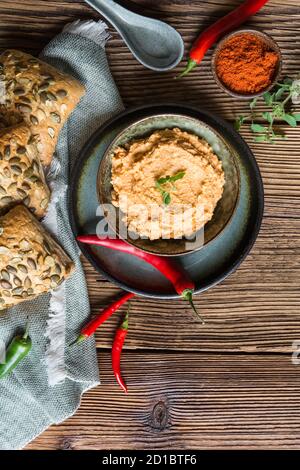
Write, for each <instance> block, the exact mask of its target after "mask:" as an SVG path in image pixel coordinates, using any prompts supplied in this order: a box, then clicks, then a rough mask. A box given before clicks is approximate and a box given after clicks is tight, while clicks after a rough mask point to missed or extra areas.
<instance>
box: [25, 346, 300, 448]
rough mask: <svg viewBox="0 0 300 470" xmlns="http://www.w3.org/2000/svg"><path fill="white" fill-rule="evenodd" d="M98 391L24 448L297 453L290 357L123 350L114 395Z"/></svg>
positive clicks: (104, 373) (106, 387)
mask: <svg viewBox="0 0 300 470" xmlns="http://www.w3.org/2000/svg"><path fill="white" fill-rule="evenodd" d="M99 366H100V369H101V377H102V385H101V386H100V387H97V388H96V389H93V390H91V391H90V392H88V393H86V395H85V397H84V399H83V401H82V405H81V407H80V409H79V411H78V412H77V414H76V415H75V416H74V417H72V418H70V419H69V420H68V421H67V422H65V423H63V424H61V425H60V426H52V427H51V428H50V429H48V431H46V432H45V433H44V434H43V435H41V436H40V437H39V438H38V439H36V440H35V441H34V442H32V443H31V444H30V445H29V446H28V449H65V450H76V449H151V450H153V449H185V450H190V449H266V448H268V449H278V448H280V449H299V442H300V398H299V385H300V375H299V368H300V365H299V366H294V365H292V364H291V360H290V357H289V356H284V355H283V356H281V355H277V356H276V357H274V355H250V354H248V355H243V354H241V355H223V354H221V355H216V354H210V355H206V354H198V353H185V354H180V353H177V354H176V353H171V354H165V355H164V357H163V358H162V356H161V354H157V353H139V354H136V353H133V352H126V353H125V354H124V360H123V370H124V375H125V376H126V378H127V383H128V386H129V389H130V394H129V395H128V396H125V395H124V394H122V393H120V392H119V389H118V386H117V385H116V384H115V382H114V379H113V377H112V373H111V370H110V357H109V354H108V353H107V352H105V353H101V354H100V355H99Z"/></svg>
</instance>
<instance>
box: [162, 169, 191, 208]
mask: <svg viewBox="0 0 300 470" xmlns="http://www.w3.org/2000/svg"><path fill="white" fill-rule="evenodd" d="M184 175H185V171H179V172H178V173H176V175H173V176H163V177H162V178H159V179H158V180H157V181H155V187H156V189H158V190H159V191H160V193H161V195H162V199H163V203H164V204H165V205H166V206H168V205H169V204H170V202H171V195H170V193H169V192H168V191H166V189H165V188H164V185H165V184H167V183H171V184H172V189H174V190H176V186H175V185H174V183H175V181H178V180H180V179H182V178H183V177H184Z"/></svg>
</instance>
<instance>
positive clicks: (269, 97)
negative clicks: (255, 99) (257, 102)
mask: <svg viewBox="0 0 300 470" xmlns="http://www.w3.org/2000/svg"><path fill="white" fill-rule="evenodd" d="M263 98H264V100H265V103H266V104H267V105H268V106H271V105H272V103H273V95H271V93H270V92H269V91H267V92H266V93H264V94H263Z"/></svg>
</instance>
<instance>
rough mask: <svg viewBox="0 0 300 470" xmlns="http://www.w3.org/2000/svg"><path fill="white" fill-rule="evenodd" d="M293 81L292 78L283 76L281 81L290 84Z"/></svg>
mask: <svg viewBox="0 0 300 470" xmlns="http://www.w3.org/2000/svg"><path fill="white" fill-rule="evenodd" d="M293 81H294V80H293V79H292V78H290V77H285V78H284V80H283V83H284V84H285V85H292V84H293Z"/></svg>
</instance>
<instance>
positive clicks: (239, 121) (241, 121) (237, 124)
mask: <svg viewBox="0 0 300 470" xmlns="http://www.w3.org/2000/svg"><path fill="white" fill-rule="evenodd" d="M245 119H246V116H238V117H237V118H236V120H235V121H234V124H233V127H234V128H235V130H236V131H239V130H240V128H241V126H242V124H244V121H245Z"/></svg>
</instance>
